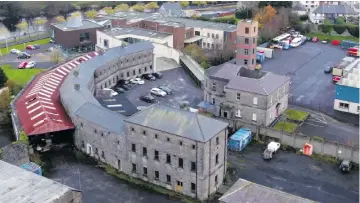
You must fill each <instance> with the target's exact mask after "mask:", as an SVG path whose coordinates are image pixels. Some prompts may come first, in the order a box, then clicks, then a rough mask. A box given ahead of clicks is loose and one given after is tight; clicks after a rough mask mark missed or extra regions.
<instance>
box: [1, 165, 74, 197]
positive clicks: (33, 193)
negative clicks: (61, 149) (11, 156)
mask: <svg viewBox="0 0 360 203" xmlns="http://www.w3.org/2000/svg"><path fill="white" fill-rule="evenodd" d="M71 193H72V194H71ZM74 193H75V194H77V195H79V196H81V192H80V191H77V190H75V189H73V188H71V187H69V186H66V185H63V184H60V183H58V182H55V181H53V180H50V179H48V178H45V177H43V176H39V175H37V174H35V173H32V172H30V171H27V170H25V169H22V168H20V167H17V166H15V165H12V164H9V163H6V162H4V161H1V160H0V202H4V203H5V202H6V203H28V202H49V203H50V202H59V199H62V200H64V199H66V200H68V201H70V200H71V199H68V198H64V196H67V197H72V196H74Z"/></svg>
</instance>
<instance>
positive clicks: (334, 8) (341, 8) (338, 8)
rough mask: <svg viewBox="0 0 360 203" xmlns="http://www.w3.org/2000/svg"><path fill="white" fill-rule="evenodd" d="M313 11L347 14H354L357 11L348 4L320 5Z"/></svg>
mask: <svg viewBox="0 0 360 203" xmlns="http://www.w3.org/2000/svg"><path fill="white" fill-rule="evenodd" d="M313 13H321V14H347V15H356V14H358V13H357V12H355V11H354V9H352V8H351V7H349V6H348V5H320V6H319V7H317V8H316V9H315V10H314V11H313Z"/></svg>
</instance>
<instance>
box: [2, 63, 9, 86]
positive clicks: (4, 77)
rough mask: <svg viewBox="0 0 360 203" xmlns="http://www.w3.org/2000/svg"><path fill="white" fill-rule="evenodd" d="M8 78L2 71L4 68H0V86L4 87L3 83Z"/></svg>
mask: <svg viewBox="0 0 360 203" xmlns="http://www.w3.org/2000/svg"><path fill="white" fill-rule="evenodd" d="M7 80H8V78H7V76H6V75H5V73H4V70H3V69H2V68H0V88H1V87H4V84H5V83H6V81H7Z"/></svg>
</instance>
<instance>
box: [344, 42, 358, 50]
mask: <svg viewBox="0 0 360 203" xmlns="http://www.w3.org/2000/svg"><path fill="white" fill-rule="evenodd" d="M355 46H359V43H357V42H353V41H348V40H343V41H342V42H341V48H342V49H348V48H351V47H355Z"/></svg>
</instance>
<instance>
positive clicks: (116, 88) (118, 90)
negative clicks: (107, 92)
mask: <svg viewBox="0 0 360 203" xmlns="http://www.w3.org/2000/svg"><path fill="white" fill-rule="evenodd" d="M114 90H115V92H117V93H124V92H125V91H126V90H125V89H124V88H121V87H115V88H114Z"/></svg>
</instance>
